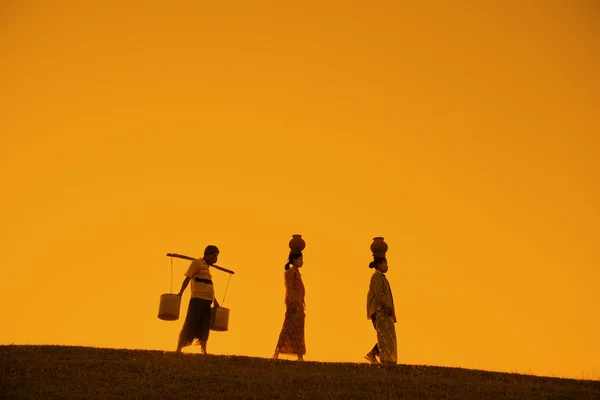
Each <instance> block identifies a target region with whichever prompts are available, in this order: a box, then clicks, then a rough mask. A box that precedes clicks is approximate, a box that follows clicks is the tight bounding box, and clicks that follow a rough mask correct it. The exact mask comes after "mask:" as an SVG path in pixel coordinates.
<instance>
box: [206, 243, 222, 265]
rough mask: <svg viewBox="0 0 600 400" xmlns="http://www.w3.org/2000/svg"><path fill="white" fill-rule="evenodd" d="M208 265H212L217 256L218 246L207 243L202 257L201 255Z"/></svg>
mask: <svg viewBox="0 0 600 400" xmlns="http://www.w3.org/2000/svg"><path fill="white" fill-rule="evenodd" d="M202 258H203V259H204V261H206V263H207V264H208V265H213V264H214V263H216V262H217V259H218V258H219V248H218V247H217V246H213V245H212V244H211V245H208V246H206V248H205V249H204V257H202Z"/></svg>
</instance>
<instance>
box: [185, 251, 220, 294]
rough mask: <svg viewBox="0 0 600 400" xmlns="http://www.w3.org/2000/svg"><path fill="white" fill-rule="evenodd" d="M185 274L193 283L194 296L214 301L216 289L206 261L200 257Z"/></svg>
mask: <svg viewBox="0 0 600 400" xmlns="http://www.w3.org/2000/svg"><path fill="white" fill-rule="evenodd" d="M185 276H187V277H188V278H190V280H191V285H192V297H196V298H199V299H204V300H210V301H213V300H214V297H215V289H214V287H213V284H212V275H211V274H210V269H209V266H208V264H207V263H206V261H204V260H203V259H202V258H198V259H196V260H194V261H192V263H191V264H190V267H189V268H188V270H187V271H186V272H185Z"/></svg>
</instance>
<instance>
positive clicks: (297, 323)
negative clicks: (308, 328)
mask: <svg viewBox="0 0 600 400" xmlns="http://www.w3.org/2000/svg"><path fill="white" fill-rule="evenodd" d="M298 242H300V244H298ZM290 249H291V251H290V255H289V257H288V261H287V263H286V264H285V273H284V278H285V308H286V311H285V319H284V321H283V327H282V328H281V333H280V334H279V340H278V341H277V346H276V347H275V353H274V354H273V358H275V359H277V358H279V354H289V355H297V356H298V360H303V359H304V355H305V354H306V345H305V343H304V320H305V318H306V314H305V312H304V311H305V310H306V303H305V302H304V295H305V293H306V292H305V289H304V283H303V282H302V275H301V274H300V268H302V265H304V258H303V256H302V250H303V249H304V240H302V239H301V238H300V235H294V238H293V239H292V240H291V241H290Z"/></svg>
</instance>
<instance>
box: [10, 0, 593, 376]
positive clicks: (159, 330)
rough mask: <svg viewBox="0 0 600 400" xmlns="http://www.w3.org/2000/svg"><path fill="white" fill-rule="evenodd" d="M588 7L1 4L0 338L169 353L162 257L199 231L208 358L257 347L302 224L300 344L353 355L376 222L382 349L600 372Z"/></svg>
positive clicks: (331, 357) (361, 343)
mask: <svg viewBox="0 0 600 400" xmlns="http://www.w3.org/2000/svg"><path fill="white" fill-rule="evenodd" d="M599 18H600V6H598V4H597V3H596V2H594V1H585V0H579V1H577V0H573V1H566V0H564V1H551V0H548V1H535V0H531V1H516V0H514V1H513V0H506V1H489V2H487V1H469V2H466V1H458V2H449V1H386V2H382V1H379V2H378V1H303V2H291V1H290V2H283V1H281V2H275V1H228V2H208V1H164V2H158V1H146V2H133V1H118V2H112V1H89V2H86V1H58V0H57V1H17V0H12V1H11V0H4V1H2V2H0V54H2V61H1V62H0V88H1V90H0V184H1V186H2V196H1V197H0V222H1V224H0V226H1V231H0V246H1V247H0V251H1V254H2V278H1V279H0V301H1V303H2V314H3V316H2V317H3V318H2V324H1V325H2V327H1V329H0V344H10V343H15V344H59V345H77V346H96V347H116V348H132V349H158V350H174V349H175V345H176V341H177V335H178V334H179V330H180V328H181V325H182V323H183V317H184V316H185V310H186V308H187V302H188V299H189V289H188V291H186V294H185V296H184V298H183V302H182V306H183V309H182V317H181V319H180V320H179V321H176V322H165V321H161V320H159V319H158V318H157V312H158V304H159V298H160V295H161V294H163V293H168V292H170V290H171V282H170V281H171V266H170V260H169V258H167V257H166V256H165V255H166V253H168V252H175V253H181V254H186V255H190V256H195V257H199V256H201V255H202V251H203V249H204V247H205V246H206V245H207V244H215V245H217V246H219V248H220V249H221V256H220V259H219V263H218V264H219V265H221V266H223V267H226V268H229V269H232V270H234V271H236V274H235V275H234V276H233V277H232V279H231V283H230V285H229V290H228V292H227V298H226V299H225V304H224V305H225V306H226V307H228V308H230V309H231V317H230V323H229V327H230V330H229V331H228V332H211V337H210V340H209V344H208V350H209V352H211V353H215V354H235V355H246V356H258V357H270V356H271V355H272V353H273V350H274V348H275V344H276V341H277V337H278V335H279V331H280V329H281V325H282V322H283V317H284V312H285V305H284V303H283V300H284V286H283V272H284V269H283V264H284V262H285V259H286V256H287V254H288V252H289V249H288V247H287V245H288V241H289V239H290V238H291V235H292V234H296V233H298V234H302V235H303V238H304V239H305V240H306V243H307V247H306V250H305V252H304V254H305V257H304V258H305V265H304V267H303V269H302V274H303V279H304V284H305V286H306V290H307V295H306V296H307V297H306V302H307V306H308V309H307V319H306V346H307V355H306V360H308V361H345V362H364V360H363V355H364V354H366V353H367V351H369V350H370V348H371V347H372V346H373V344H374V343H375V339H376V337H375V331H374V329H373V327H372V325H371V323H370V321H369V320H367V317H366V293H367V290H368V283H369V279H370V276H371V273H372V270H369V268H368V264H369V262H370V261H371V260H372V258H371V253H370V251H369V246H370V244H371V242H372V238H373V237H375V236H383V237H384V238H385V240H386V242H387V243H388V244H389V251H388V260H389V265H390V271H389V273H388V278H389V281H390V283H391V285H392V290H393V293H394V298H395V303H396V308H397V311H396V313H397V315H398V323H397V325H396V330H397V334H398V343H399V362H400V363H404V364H422V365H440V366H458V367H464V368H478V369H487V370H494V371H508V372H520V373H532V374H539V375H551V376H565V377H575V378H591V379H599V378H600V361H599V360H600V340H599V339H598V338H600V318H599V315H600V313H599V307H600V292H599V287H600V251H599V250H600V229H599V228H600V227H599V225H600V224H599V222H600V217H599V204H600V189H599V187H600V168H599V164H600V161H599V158H600V152H599V150H600V98H599V96H600V95H599V93H600V79H599V74H598V71H599V70H600V45H599V43H600V41H599V40H600V28H598V21H599ZM188 265H189V262H188V261H184V260H176V261H175V262H174V282H173V291H174V292H177V291H178V290H179V287H180V285H181V281H182V280H183V278H184V276H183V273H184V272H185V270H186V268H187V266H188ZM213 277H214V281H215V287H216V292H217V296H218V299H219V301H221V300H222V297H223V294H224V289H225V284H226V282H227V277H228V276H227V275H226V274H224V273H222V272H219V271H214V272H213ZM189 351H190V352H196V351H198V350H197V349H196V348H193V349H190V350H189Z"/></svg>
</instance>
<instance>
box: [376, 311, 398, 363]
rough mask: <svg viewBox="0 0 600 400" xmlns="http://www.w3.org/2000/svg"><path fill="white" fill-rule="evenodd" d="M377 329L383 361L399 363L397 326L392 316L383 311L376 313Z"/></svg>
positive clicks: (380, 354)
mask: <svg viewBox="0 0 600 400" xmlns="http://www.w3.org/2000/svg"><path fill="white" fill-rule="evenodd" d="M375 330H376V331H377V347H378V348H379V359H380V360H381V362H382V363H392V364H397V363H398V346H397V343H396V327H395V326H394V320H393V319H392V317H391V316H390V315H389V314H387V313H385V312H383V311H377V312H376V313H375Z"/></svg>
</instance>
